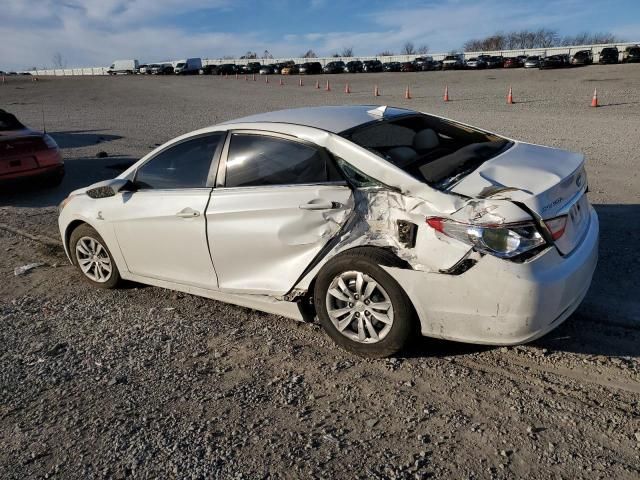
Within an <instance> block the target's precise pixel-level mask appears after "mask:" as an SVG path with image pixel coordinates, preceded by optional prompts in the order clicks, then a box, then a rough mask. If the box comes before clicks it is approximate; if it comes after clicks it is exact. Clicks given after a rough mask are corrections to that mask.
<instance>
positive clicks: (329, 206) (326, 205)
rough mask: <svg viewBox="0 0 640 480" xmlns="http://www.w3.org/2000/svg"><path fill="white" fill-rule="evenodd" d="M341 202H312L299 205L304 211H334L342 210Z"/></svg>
mask: <svg viewBox="0 0 640 480" xmlns="http://www.w3.org/2000/svg"><path fill="white" fill-rule="evenodd" d="M341 206H342V204H341V203H340V202H329V201H327V200H311V201H310V202H309V203H303V204H302V205H299V208H301V209H302V210H334V209H336V208H340V207H341Z"/></svg>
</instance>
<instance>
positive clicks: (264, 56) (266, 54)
mask: <svg viewBox="0 0 640 480" xmlns="http://www.w3.org/2000/svg"><path fill="white" fill-rule="evenodd" d="M262 58H273V55H271V52H269V50H265V51H264V52H262Z"/></svg>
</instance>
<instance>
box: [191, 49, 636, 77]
mask: <svg viewBox="0 0 640 480" xmlns="http://www.w3.org/2000/svg"><path fill="white" fill-rule="evenodd" d="M619 57H620V52H619V51H618V49H617V48H616V47H607V48H604V49H602V51H601V52H600V57H599V60H598V62H599V63H600V64H612V63H618V61H619ZM622 62H623V63H632V62H640V47H639V46H633V47H627V48H626V49H625V50H624V51H623V56H622ZM592 63H593V53H592V52H591V50H580V51H578V52H576V53H574V54H572V55H567V54H560V55H549V56H542V55H529V56H527V55H519V56H517V57H502V56H496V55H479V56H477V57H473V58H469V59H468V60H465V59H464V56H463V55H462V54H459V55H447V56H445V57H444V59H443V60H434V59H433V58H432V57H418V58H416V59H415V60H413V61H411V62H386V63H382V62H381V61H380V60H365V61H360V60H352V61H349V62H343V61H341V60H336V61H332V62H329V63H327V64H326V65H325V66H324V67H323V66H322V64H321V63H320V62H305V63H295V62H293V61H289V62H282V63H273V64H268V65H262V64H261V63H260V62H249V63H248V64H246V65H236V64H233V63H226V64H222V65H207V66H204V67H202V69H201V70H200V72H199V73H201V74H205V75H234V74H236V73H237V74H256V73H257V74H260V75H274V74H275V75H278V74H279V75H313V74H321V73H329V74H334V73H372V72H422V71H432V70H463V69H469V70H476V69H477V70H479V69H484V68H541V69H545V68H561V67H570V66H579V65H591V64H592Z"/></svg>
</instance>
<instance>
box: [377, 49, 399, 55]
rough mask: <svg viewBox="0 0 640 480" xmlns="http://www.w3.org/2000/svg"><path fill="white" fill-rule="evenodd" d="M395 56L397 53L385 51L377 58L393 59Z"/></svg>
mask: <svg viewBox="0 0 640 480" xmlns="http://www.w3.org/2000/svg"><path fill="white" fill-rule="evenodd" d="M394 55H395V53H393V52H392V51H391V50H383V51H382V52H380V53H378V54H377V55H376V56H377V57H393V56H394Z"/></svg>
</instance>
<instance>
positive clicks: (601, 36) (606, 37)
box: [590, 32, 624, 43]
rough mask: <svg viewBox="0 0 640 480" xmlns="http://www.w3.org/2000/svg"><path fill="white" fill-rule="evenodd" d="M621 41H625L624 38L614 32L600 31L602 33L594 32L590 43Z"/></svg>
mask: <svg viewBox="0 0 640 480" xmlns="http://www.w3.org/2000/svg"><path fill="white" fill-rule="evenodd" d="M620 42H624V39H622V38H620V37H616V36H615V35H614V34H613V33H608V32H600V33H594V34H593V35H592V36H591V42H590V43H620Z"/></svg>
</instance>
